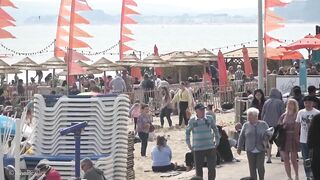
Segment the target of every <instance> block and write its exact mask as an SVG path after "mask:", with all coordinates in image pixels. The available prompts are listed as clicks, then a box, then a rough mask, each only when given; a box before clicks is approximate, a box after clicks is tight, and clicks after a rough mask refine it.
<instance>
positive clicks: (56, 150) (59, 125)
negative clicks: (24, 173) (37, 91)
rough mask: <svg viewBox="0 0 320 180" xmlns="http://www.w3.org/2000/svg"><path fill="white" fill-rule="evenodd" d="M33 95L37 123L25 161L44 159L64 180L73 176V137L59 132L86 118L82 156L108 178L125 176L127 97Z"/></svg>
mask: <svg viewBox="0 0 320 180" xmlns="http://www.w3.org/2000/svg"><path fill="white" fill-rule="evenodd" d="M34 97H35V98H34V111H35V113H34V114H35V117H34V120H35V121H37V122H38V123H37V126H36V127H35V138H34V140H33V145H34V155H33V156H32V157H27V158H26V159H25V160H26V162H27V164H28V161H29V163H30V164H32V161H36V162H39V160H42V161H46V162H47V163H48V164H50V165H52V166H53V167H55V168H56V169H57V170H58V171H59V172H60V173H61V175H62V177H63V179H70V178H71V177H74V152H75V148H74V144H75V142H74V136H73V135H72V134H70V135H67V136H60V134H59V131H60V130H61V129H63V128H66V127H69V126H70V125H71V123H79V122H84V121H87V122H88V126H87V127H86V128H85V130H84V132H82V135H81V159H83V158H86V157H88V158H90V159H91V160H93V162H94V163H95V166H96V167H98V168H99V169H101V170H103V171H104V174H105V176H106V178H107V179H119V180H120V179H126V178H127V158H128V156H127V154H128V120H129V114H128V112H129V98H128V97H127V96H126V95H118V96H114V95H110V96H101V97H82V96H73V97H71V96H69V97H67V96H63V97H59V98H57V97H52V96H51V97H44V96H42V95H35V96H34ZM28 158H29V159H28ZM33 164H35V163H33Z"/></svg>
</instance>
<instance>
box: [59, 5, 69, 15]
mask: <svg viewBox="0 0 320 180" xmlns="http://www.w3.org/2000/svg"><path fill="white" fill-rule="evenodd" d="M60 16H67V17H70V11H69V10H68V9H66V8H65V7H63V8H62V9H61V12H60Z"/></svg>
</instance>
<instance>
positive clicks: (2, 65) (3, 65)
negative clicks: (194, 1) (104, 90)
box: [0, 59, 10, 69]
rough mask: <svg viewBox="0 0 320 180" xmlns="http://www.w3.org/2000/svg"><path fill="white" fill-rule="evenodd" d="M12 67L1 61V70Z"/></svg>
mask: <svg viewBox="0 0 320 180" xmlns="http://www.w3.org/2000/svg"><path fill="white" fill-rule="evenodd" d="M9 67H10V65H9V64H7V63H6V62H4V61H3V60H2V59H0V69H7V68H9Z"/></svg>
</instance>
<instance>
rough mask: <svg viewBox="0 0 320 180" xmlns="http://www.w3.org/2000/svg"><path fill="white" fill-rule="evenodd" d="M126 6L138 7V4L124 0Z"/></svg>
mask: <svg viewBox="0 0 320 180" xmlns="http://www.w3.org/2000/svg"><path fill="white" fill-rule="evenodd" d="M124 1H125V3H126V5H130V6H138V4H137V3H136V2H135V1H134V0H124Z"/></svg>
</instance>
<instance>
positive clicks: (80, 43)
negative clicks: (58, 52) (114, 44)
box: [71, 37, 91, 49]
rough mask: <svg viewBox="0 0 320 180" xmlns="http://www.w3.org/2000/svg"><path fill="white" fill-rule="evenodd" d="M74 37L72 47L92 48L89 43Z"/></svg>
mask: <svg viewBox="0 0 320 180" xmlns="http://www.w3.org/2000/svg"><path fill="white" fill-rule="evenodd" d="M72 39H73V40H72V42H73V44H72V47H71V48H72V49H73V48H91V47H90V46H89V45H88V44H87V43H85V42H83V41H81V40H79V39H77V38H74V37H72Z"/></svg>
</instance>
